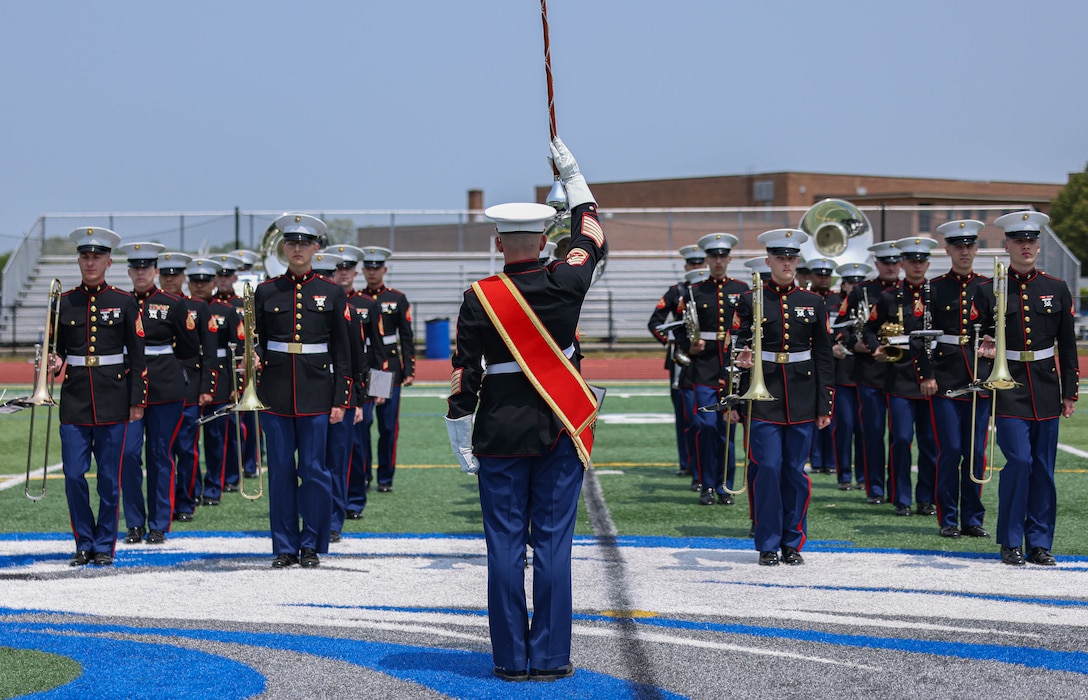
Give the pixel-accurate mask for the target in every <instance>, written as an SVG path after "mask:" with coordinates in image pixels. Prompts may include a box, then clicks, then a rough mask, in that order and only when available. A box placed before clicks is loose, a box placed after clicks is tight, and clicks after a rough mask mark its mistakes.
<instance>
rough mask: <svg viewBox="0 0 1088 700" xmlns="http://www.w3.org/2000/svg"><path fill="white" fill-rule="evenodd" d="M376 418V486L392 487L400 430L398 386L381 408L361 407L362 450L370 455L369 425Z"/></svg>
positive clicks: (372, 406) (371, 404)
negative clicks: (362, 427) (363, 427)
mask: <svg viewBox="0 0 1088 700" xmlns="http://www.w3.org/2000/svg"><path fill="white" fill-rule="evenodd" d="M375 415H376V416H377V418H378V485H379V486H392V485H393V472H394V471H396V468H397V433H398V431H399V428H400V384H398V385H396V386H395V387H393V390H392V392H390V394H389V398H387V399H386V400H385V403H383V404H382V405H381V406H375V405H374V402H372V401H370V402H367V403H366V404H365V405H364V406H363V420H362V425H364V426H365V430H364V431H363V432H364V433H365V434H366V441H365V442H364V443H363V450H364V451H366V452H367V453H368V454H369V453H370V424H371V422H373V420H374V417H375Z"/></svg>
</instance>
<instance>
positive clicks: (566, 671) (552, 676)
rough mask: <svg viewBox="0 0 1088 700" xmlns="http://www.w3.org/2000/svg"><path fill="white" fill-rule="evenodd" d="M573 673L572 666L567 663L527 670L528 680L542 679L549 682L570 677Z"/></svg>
mask: <svg viewBox="0 0 1088 700" xmlns="http://www.w3.org/2000/svg"><path fill="white" fill-rule="evenodd" d="M573 675H574V666H571V665H570V664H567V665H566V666H560V667H559V668H539V669H538V668H534V669H532V670H531V671H529V680H533V681H544V682H546V683H550V682H551V681H557V680H559V679H560V678H570V677H571V676H573Z"/></svg>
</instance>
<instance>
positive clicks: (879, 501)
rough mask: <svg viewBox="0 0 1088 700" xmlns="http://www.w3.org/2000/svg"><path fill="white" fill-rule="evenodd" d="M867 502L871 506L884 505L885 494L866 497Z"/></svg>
mask: <svg viewBox="0 0 1088 700" xmlns="http://www.w3.org/2000/svg"><path fill="white" fill-rule="evenodd" d="M865 502H866V503H868V504H869V505H871V506H879V505H883V504H884V497H883V496H868V497H867V498H866V499H865Z"/></svg>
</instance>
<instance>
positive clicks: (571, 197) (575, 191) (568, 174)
mask: <svg viewBox="0 0 1088 700" xmlns="http://www.w3.org/2000/svg"><path fill="white" fill-rule="evenodd" d="M549 146H550V148H551V151H552V156H551V161H552V163H554V164H555V168H556V170H558V171H559V180H560V181H561V182H562V183H563V187H564V189H566V190H567V203H568V206H570V208H571V209H573V208H574V207H576V206H578V205H579V204H587V203H589V202H595V201H597V200H595V199H594V198H593V193H592V192H590V191H589V185H587V184H586V179H585V177H583V176H582V173H581V171H579V170H578V161H576V160H574V156H573V155H571V153H570V151H569V150H567V147H566V146H565V145H563V142H562V141H561V140H559V137H558V136H556V137H555V138H553V139H552V142H551V144H549Z"/></svg>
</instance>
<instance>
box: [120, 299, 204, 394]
mask: <svg viewBox="0 0 1088 700" xmlns="http://www.w3.org/2000/svg"><path fill="white" fill-rule="evenodd" d="M133 296H134V297H135V299H136V303H137V304H138V305H139V307H140V318H141V321H142V322H143V328H144V345H145V347H149V348H155V347H169V348H170V349H171V353H170V354H166V355H155V354H147V353H145V355H146V361H147V381H148V394H147V402H148V403H149V404H156V403H169V402H172V401H181V400H183V399H184V398H185V394H186V388H187V387H186V383H187V381H188V380H187V377H186V376H185V370H184V369H183V368H182V366H181V359H182V358H183V357H185V358H190V359H192V358H197V361H198V362H199V357H200V341H199V339H198V338H197V337H196V336H195V335H194V334H193V333H190V332H189V331H188V330H187V329H186V321H187V320H188V318H189V315H188V312H187V310H186V308H185V302H184V301H183V300H182V298H181V297H179V296H177V295H175V294H171V293H169V292H164V291H163V290H161V289H159V288H158V287H152V288H151V289H150V290H148V291H147V293H146V294H140V293H139V292H134V293H133Z"/></svg>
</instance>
